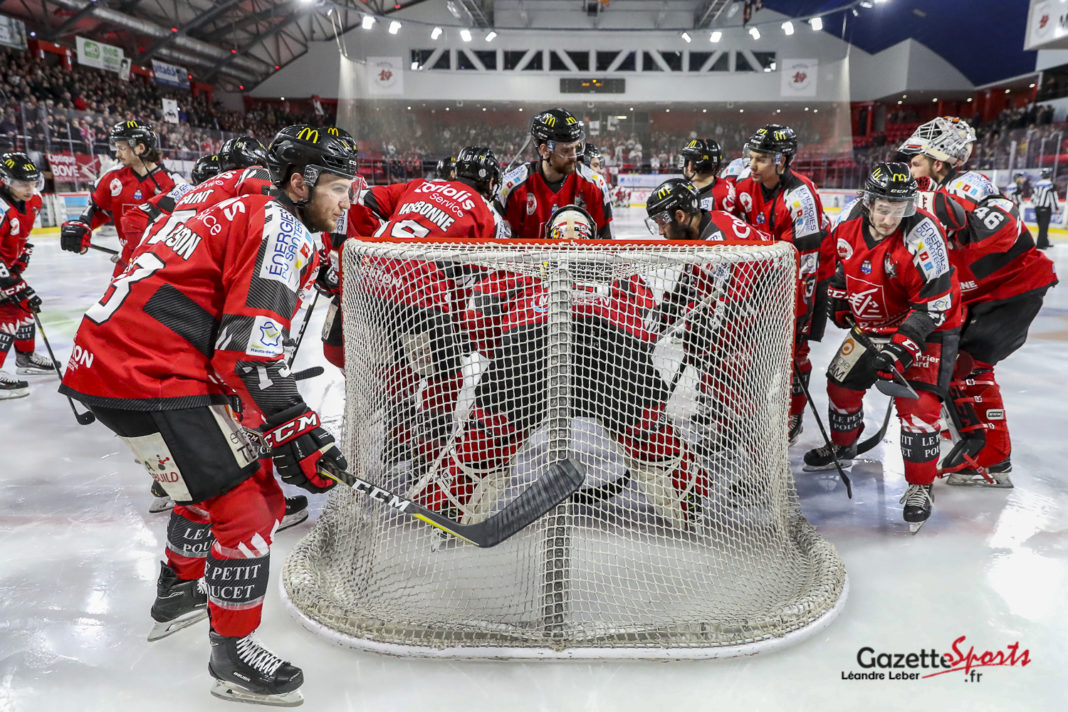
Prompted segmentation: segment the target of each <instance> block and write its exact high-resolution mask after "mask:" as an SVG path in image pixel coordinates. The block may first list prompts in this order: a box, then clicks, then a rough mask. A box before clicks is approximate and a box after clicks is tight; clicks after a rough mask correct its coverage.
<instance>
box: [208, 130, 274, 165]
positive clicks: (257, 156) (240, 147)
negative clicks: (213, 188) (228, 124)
mask: <svg viewBox="0 0 1068 712" xmlns="http://www.w3.org/2000/svg"><path fill="white" fill-rule="evenodd" d="M218 159H219V170H220V171H232V170H234V169H235V168H248V167H250V166H266V165H267V149H266V148H264V147H263V144H262V143H260V142H259V141H257V140H256V139H254V138H253V137H252V136H238V137H237V138H231V139H227V141H226V143H224V144H223V145H222V148H220V149H219V153H218Z"/></svg>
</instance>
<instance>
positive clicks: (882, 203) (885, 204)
mask: <svg viewBox="0 0 1068 712" xmlns="http://www.w3.org/2000/svg"><path fill="white" fill-rule="evenodd" d="M861 201H862V202H863V204H864V207H865V208H867V209H868V213H869V214H870V215H871V216H872V217H873V218H894V219H900V218H907V217H909V216H910V215H915V214H916V200H915V199H914V198H908V199H907V200H887V199H886V198H885V197H883V196H881V195H873V194H871V193H869V192H867V191H864V192H863V193H862V194H861Z"/></svg>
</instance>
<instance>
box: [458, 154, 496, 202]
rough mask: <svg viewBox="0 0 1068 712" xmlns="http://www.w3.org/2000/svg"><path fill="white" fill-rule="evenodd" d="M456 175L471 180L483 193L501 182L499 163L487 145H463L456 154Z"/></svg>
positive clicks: (489, 191)
mask: <svg viewBox="0 0 1068 712" xmlns="http://www.w3.org/2000/svg"><path fill="white" fill-rule="evenodd" d="M455 170H456V177H457V178H463V179H464V180H468V181H471V184H472V185H474V186H475V187H476V188H478V190H479V192H480V193H482V194H483V195H487V196H488V195H491V194H492V193H493V191H494V190H495V189H496V187H497V186H498V185H500V183H501V164H500V162H498V161H497V157H496V156H495V155H493V151H491V150H490V149H489V147H488V146H465V147H464V148H462V149H461V150H460V153H459V154H458V155H457V156H456V169H455Z"/></svg>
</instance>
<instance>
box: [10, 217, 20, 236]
mask: <svg viewBox="0 0 1068 712" xmlns="http://www.w3.org/2000/svg"><path fill="white" fill-rule="evenodd" d="M9 224H10V225H11V234H12V235H18V234H19V219H18V218H14V217H13V218H11V221H10V223H9Z"/></svg>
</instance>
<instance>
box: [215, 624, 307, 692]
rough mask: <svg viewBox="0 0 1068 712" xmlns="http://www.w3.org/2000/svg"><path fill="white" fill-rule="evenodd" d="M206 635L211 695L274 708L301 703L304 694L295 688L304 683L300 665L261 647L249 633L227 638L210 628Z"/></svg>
mask: <svg viewBox="0 0 1068 712" xmlns="http://www.w3.org/2000/svg"><path fill="white" fill-rule="evenodd" d="M208 638H209V640H210V641H211V661H210V662H209V663H208V672H210V673H211V676H212V677H213V678H215V685H214V687H212V688H211V694H213V695H215V696H216V697H220V698H222V699H224V700H230V701H232V702H250V703H253V704H260V705H273V706H275V707H296V706H298V705H300V704H303V702H304V695H302V694H301V693H300V690H299V689H298V688H299V687H300V686H301V685H302V684H304V673H303V672H302V671H301V669H300V668H298V667H296V666H295V665H291V664H289V663H287V662H286V661H285V660H282V659H281V658H280V657H278V656H277V655H275V654H274V653H272V652H271V651H270V650H267V649H266V648H264V647H263V646H262V645H260V644H259V643H258V642H257V641H256V640H255V639H254V638H253V637H252V635H251V634H250V635H246V636H245V637H243V638H230V637H227V636H224V635H219V634H218V633H216V632H215V631H210V632H209V633H208Z"/></svg>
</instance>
